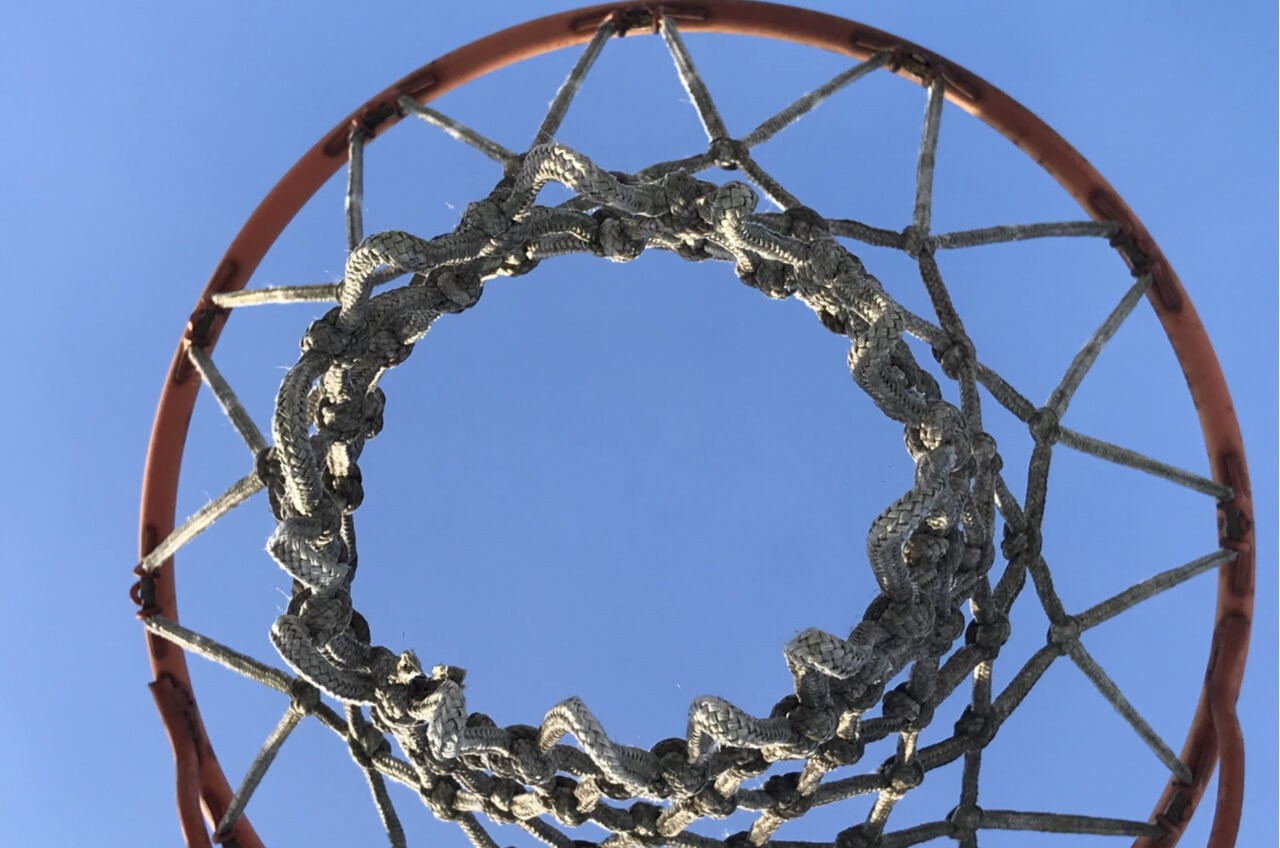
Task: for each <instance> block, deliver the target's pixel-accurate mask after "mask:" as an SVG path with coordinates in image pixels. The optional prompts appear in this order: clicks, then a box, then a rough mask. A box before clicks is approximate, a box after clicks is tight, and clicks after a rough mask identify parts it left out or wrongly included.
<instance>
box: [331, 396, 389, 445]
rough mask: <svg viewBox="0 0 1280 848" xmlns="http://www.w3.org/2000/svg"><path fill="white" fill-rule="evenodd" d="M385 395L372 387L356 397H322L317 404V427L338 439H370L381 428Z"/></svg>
mask: <svg viewBox="0 0 1280 848" xmlns="http://www.w3.org/2000/svg"><path fill="white" fill-rule="evenodd" d="M386 403H387V397H386V395H385V394H383V392H382V389H379V388H377V387H374V388H372V389H370V390H369V391H368V392H367V393H366V394H363V395H357V396H355V397H348V398H342V399H340V400H335V399H333V398H327V397H326V398H321V400H320V403H319V404H318V405H317V407H316V427H317V428H318V429H320V430H322V431H324V433H325V434H326V435H329V436H332V437H333V438H334V439H335V440H337V441H340V442H350V441H354V440H356V439H372V438H373V437H374V436H376V435H378V433H380V432H381V431H382V414H383V411H384V410H385V408H386Z"/></svg>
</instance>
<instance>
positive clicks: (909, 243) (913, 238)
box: [902, 224, 935, 259]
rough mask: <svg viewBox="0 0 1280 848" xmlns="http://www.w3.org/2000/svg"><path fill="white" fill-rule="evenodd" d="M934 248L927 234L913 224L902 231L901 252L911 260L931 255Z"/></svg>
mask: <svg viewBox="0 0 1280 848" xmlns="http://www.w3.org/2000/svg"><path fill="white" fill-rule="evenodd" d="M934 246H935V245H934V241H933V239H932V238H930V236H929V234H928V233H927V232H926V231H924V230H923V229H921V228H920V227H917V226H916V225H915V224H912V225H910V226H908V227H907V228H906V229H904V230H903V231H902V252H903V253H905V254H907V255H908V256H910V257H911V258H912V259H919V258H920V257H921V256H928V255H930V254H932V253H933V251H934Z"/></svg>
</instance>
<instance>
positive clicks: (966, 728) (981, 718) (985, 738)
mask: <svg viewBox="0 0 1280 848" xmlns="http://www.w3.org/2000/svg"><path fill="white" fill-rule="evenodd" d="M996 729H997V725H996V721H995V718H994V717H993V716H992V715H991V713H990V712H987V711H986V710H984V711H983V712H977V711H976V710H974V708H973V705H972V704H971V705H969V706H967V707H965V708H964V712H962V713H961V714H960V718H958V719H956V723H955V732H956V736H962V737H964V738H965V739H968V740H971V741H972V742H973V743H974V744H973V746H972V747H971V748H970V750H974V749H977V748H984V747H986V745H987V743H989V742H990V741H991V740H992V739H994V738H995V735H996Z"/></svg>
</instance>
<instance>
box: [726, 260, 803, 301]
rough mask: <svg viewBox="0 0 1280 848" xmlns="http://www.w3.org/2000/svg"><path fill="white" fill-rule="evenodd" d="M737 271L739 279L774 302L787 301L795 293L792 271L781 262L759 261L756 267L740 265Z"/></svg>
mask: <svg viewBox="0 0 1280 848" xmlns="http://www.w3.org/2000/svg"><path fill="white" fill-rule="evenodd" d="M736 271H737V274H738V279H740V280H742V282H744V283H746V284H747V285H749V286H751V287H752V288H753V289H758V290H759V291H760V292H761V293H763V294H764V295H765V297H768V298H770V299H772V300H785V299H787V298H788V297H791V295H792V294H793V293H794V292H795V287H794V286H793V285H792V283H791V279H790V276H791V275H790V274H789V273H788V272H789V271H790V269H789V268H788V267H787V266H786V265H785V264H783V263H781V262H774V261H772V260H768V259H759V260H757V261H756V262H755V264H754V267H749V266H746V265H742V264H739V265H738V267H737V269H736Z"/></svg>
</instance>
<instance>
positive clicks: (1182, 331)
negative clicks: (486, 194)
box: [133, 0, 1254, 848]
mask: <svg viewBox="0 0 1280 848" xmlns="http://www.w3.org/2000/svg"><path fill="white" fill-rule="evenodd" d="M655 13H656V14H655ZM661 14H666V15H669V16H671V17H672V18H673V19H674V20H675V21H676V22H677V24H678V25H679V26H680V28H681V30H682V31H683V32H718V33H729V34H736V35H749V36H756V37H762V38H771V39H777V40H784V41H791V42H795V43H799V44H803V45H807V46H810V47H814V48H818V49H822V50H828V51H831V52H835V53H840V54H843V55H846V56H849V57H852V58H856V59H865V58H867V57H869V56H870V55H871V54H873V53H878V52H890V53H892V54H893V55H894V57H895V59H896V67H897V69H898V71H897V72H898V73H899V74H900V75H901V76H904V77H906V78H908V79H911V80H913V81H917V82H918V81H919V80H920V78H921V75H926V76H927V75H940V76H941V77H942V78H943V80H944V81H945V82H946V83H947V92H948V99H950V100H951V101H952V102H953V103H955V104H956V105H958V106H959V107H961V108H962V109H964V110H965V111H967V112H969V113H970V114H972V115H974V116H975V117H977V118H979V119H981V120H982V121H984V122H985V123H987V124H988V125H990V126H991V127H992V128H993V129H995V130H996V131H997V132H999V133H1001V134H1002V135H1004V136H1005V137H1006V138H1008V139H1009V140H1010V141H1012V142H1013V143H1014V144H1016V145H1017V146H1018V147H1019V148H1020V149H1022V150H1023V151H1024V152H1025V153H1026V154H1027V155H1029V156H1031V157H1032V158H1033V159H1034V160H1036V161H1037V162H1039V163H1040V164H1041V166H1042V167H1044V169H1045V170H1046V171H1048V172H1049V173H1050V174H1051V175H1052V176H1053V177H1054V178H1055V179H1056V180H1057V181H1058V183H1059V184H1061V185H1062V187H1063V188H1064V189H1066V191H1067V192H1068V193H1069V194H1071V196H1072V197H1074V198H1075V200H1076V201H1077V202H1078V203H1079V204H1080V206H1081V207H1082V208H1083V209H1084V210H1085V212H1086V213H1088V214H1089V216H1090V217H1092V218H1094V219H1098V220H1109V221H1115V222H1117V223H1118V224H1119V225H1120V232H1119V234H1118V235H1117V236H1116V237H1115V239H1114V240H1113V244H1114V245H1115V246H1116V249H1117V251H1118V252H1119V253H1120V254H1121V256H1122V257H1123V258H1124V259H1125V261H1126V262H1127V263H1128V264H1129V266H1130V268H1131V270H1132V271H1133V273H1134V274H1139V273H1147V272H1149V273H1151V274H1152V277H1153V284H1152V286H1151V289H1150V290H1149V292H1148V300H1149V302H1150V304H1151V306H1152V308H1153V309H1154V310H1155V312H1156V314H1157V316H1158V317H1159V319H1160V322H1161V324H1162V325H1163V327H1164V330H1165V333H1166V335H1167V336H1168V339H1169V342H1170V344H1171V345H1172V346H1173V349H1174V352H1175V354H1176V355H1177V357H1178V361H1179V363H1180V365H1181V367H1182V369H1183V372H1184V374H1185V376H1186V380H1187V385H1188V388H1189V390H1190V392H1191V395H1192V399H1193V401H1194V402H1195V406H1196V409H1197V410H1198V413H1199V417H1200V425H1201V430H1202V432H1203V435H1204V441H1205V448H1206V450H1207V452H1208V455H1209V460H1210V467H1211V469H1212V474H1213V478H1214V480H1215V481H1217V482H1218V483H1221V484H1223V485H1226V486H1229V487H1231V489H1232V492H1233V493H1234V496H1233V497H1232V499H1231V500H1230V501H1225V502H1220V503H1219V504H1218V523H1219V536H1220V539H1221V542H1222V544H1223V545H1224V546H1225V547H1229V548H1232V549H1233V550H1235V551H1236V553H1237V556H1236V559H1235V560H1234V561H1232V562H1229V563H1225V564H1223V565H1222V566H1221V568H1220V570H1219V574H1218V596H1217V609H1216V614H1215V628H1214V631H1213V635H1212V643H1211V646H1210V658H1209V664H1208V668H1207V669H1206V673H1205V684H1204V688H1203V689H1202V691H1201V695H1200V701H1199V704H1198V706H1197V708H1196V712H1195V715H1194V718H1193V719H1192V723H1191V725H1190V727H1189V729H1188V732H1187V737H1186V741H1185V742H1184V745H1183V749H1182V754H1181V757H1182V761H1183V762H1185V763H1186V764H1187V765H1188V766H1189V767H1190V768H1191V770H1192V774H1193V776H1194V779H1193V782H1192V783H1191V784H1190V785H1187V784H1183V783H1181V782H1179V781H1176V780H1171V781H1170V783H1169V784H1168V785H1167V786H1166V787H1165V788H1164V791H1163V793H1162V794H1161V795H1160V797H1159V799H1158V800H1157V802H1156V805H1155V810H1154V813H1153V820H1154V821H1156V822H1157V823H1158V824H1160V825H1161V826H1162V827H1164V828H1165V830H1166V836H1165V837H1162V838H1160V839H1157V840H1150V839H1145V838H1143V839H1139V840H1137V842H1135V845H1137V846H1142V847H1143V848H1155V846H1167V845H1171V844H1173V842H1175V841H1176V840H1177V837H1178V836H1179V835H1181V833H1182V831H1183V830H1184V829H1185V827H1186V825H1187V822H1188V821H1189V820H1190V818H1191V814H1192V813H1193V812H1194V811H1195V808H1196V807H1197V806H1198V805H1199V803H1200V800H1201V798H1202V796H1203V794H1204V791H1205V788H1206V786H1207V785H1208V783H1209V780H1210V777H1211V776H1212V774H1213V771H1214V769H1215V766H1217V765H1219V763H1220V769H1219V771H1220V773H1219V778H1218V799H1217V805H1216V808H1215V814H1214V815H1215V817H1214V825H1213V830H1212V835H1211V841H1210V845H1212V846H1229V845H1232V844H1234V841H1235V834H1236V830H1237V828H1238V826H1239V819H1240V811H1241V803H1242V799H1243V794H1244V755H1243V740H1242V736H1241V732H1240V726H1239V722H1238V719H1237V717H1236V713H1235V703H1236V699H1237V697H1238V695H1239V692H1240V686H1241V682H1242V679H1243V675H1244V665H1245V659H1246V656H1247V653H1248V643H1249V630H1250V625H1251V622H1252V613H1253V589H1254V530H1253V504H1252V499H1251V495H1250V489H1249V480H1248V473H1247V470H1246V465H1245V457H1244V447H1243V442H1242V440H1241V436H1240V428H1239V425H1238V423H1237V421H1236V418H1235V411H1234V408H1233V406H1232V403H1231V397H1230V394H1229V393H1228V390H1227V386H1226V381H1225V380H1224V378H1223V376H1222V372H1221V369H1220V367H1219V365H1218V361H1217V357H1216V356H1215V354H1214V352H1213V348H1212V346H1211V345H1210V342H1209V339H1208V336H1207V335H1206V333H1205V330H1204V327H1203V326H1202V325H1201V323H1200V319H1199V318H1198V316H1197V315H1196V313H1195V310H1194V309H1193V307H1192V305H1191V302H1190V299H1189V298H1188V297H1187V295H1186V292H1185V291H1184V289H1183V287H1182V284H1181V282H1180V281H1179V280H1178V277H1177V275H1176V274H1175V273H1174V271H1173V269H1172V268H1171V267H1170V266H1169V264H1168V262H1167V261H1166V260H1165V258H1164V255H1163V254H1162V253H1161V252H1160V249H1159V247H1158V246H1157V245H1156V243H1155V241H1154V239H1152V237H1151V235H1150V234H1149V233H1148V232H1147V230H1146V228H1145V227H1144V226H1143V225H1142V223H1141V221H1139V220H1138V218H1137V216H1136V215H1134V214H1133V212H1132V211H1131V210H1130V209H1129V207H1128V206H1127V205H1126V204H1125V203H1124V201H1123V200H1122V199H1121V198H1120V196H1119V195H1118V194H1116V192H1115V190H1114V189H1112V188H1111V186H1110V185H1109V184H1108V183H1107V182H1106V180H1104V179H1103V178H1102V177H1101V175H1099V174H1098V173H1097V171H1095V170H1094V169H1093V167H1092V166H1091V165H1090V164H1089V163H1088V162H1087V161H1085V159H1084V157H1083V156H1081V155H1080V154H1079V153H1078V152H1077V151H1076V150H1075V149H1074V148H1072V147H1071V145H1069V144H1068V143H1067V142H1066V141H1065V140H1063V139H1062V137H1061V136H1059V135H1058V134H1057V133H1056V132H1054V131H1053V130H1052V129H1051V128H1049V127H1048V126H1047V125H1046V124H1044V122H1042V121H1041V120H1040V119H1038V118H1037V117H1035V116H1034V115H1033V114H1032V113H1031V112H1029V111H1028V110H1027V109H1025V108H1024V107H1023V106H1021V105H1019V104H1018V103H1017V102H1015V101H1014V100H1012V99H1011V98H1010V97H1008V96H1007V95H1006V94H1004V93H1003V92H1001V91H1000V90H999V89H997V88H995V87H994V86H992V85H991V84H989V83H987V82H986V81H985V80H983V79H981V78H980V77H978V76H976V75H974V74H972V73H970V72H969V71H967V70H965V69H964V68H961V67H960V66H958V65H956V64H954V63H952V62H950V61H948V60H946V59H944V58H943V57H941V56H938V55H937V54H935V53H933V52H931V51H929V50H926V49H924V48H922V47H920V46H918V45H916V44H913V43H911V42H909V41H904V40H902V39H900V38H897V37H896V36H893V35H890V34H888V33H885V32H882V31H880V30H877V29H874V28H872V27H868V26H864V25H862V24H858V23H854V22H852V21H848V20H845V19H843V18H838V17H834V16H832V15H827V14H823V13H819V12H813V11H809V10H805V9H797V8H793V7H790V6H781V5H776V4H772V3H757V2H748V0H705V2H676V3H611V4H604V5H600V6H592V7H588V8H583V9H577V10H574V11H570V12H563V13H560V14H556V15H551V16H548V17H545V18H540V19H538V20H534V21H530V22H528V23H525V24H521V25H519V26H516V27H512V28H510V29H506V30H503V31H501V32H498V33H495V34H493V35H490V36H487V37H485V38H482V39H480V40H478V41H475V42H472V43H471V44H468V45H466V46H465V47H461V48H459V49H457V50H455V51H453V52H452V53H449V54H447V55H445V56H442V57H440V58H439V59H437V60H435V61H434V62H432V63H430V64H428V65H424V66H423V67H422V68H419V69H418V70H416V71H414V72H413V73H411V74H409V75H408V76H406V77H404V78H403V79H401V80H399V81H398V82H396V83H395V84H393V85H392V86H390V87H389V88H387V89H386V90H384V91H382V92H380V93H379V94H377V95H375V96H374V97H373V98H371V99H370V100H369V101H368V102H367V103H365V104H364V105H363V106H361V107H360V108H359V109H357V110H356V111H355V112H353V113H352V114H351V115H349V116H347V117H346V118H344V119H343V120H342V121H341V122H339V123H338V125H337V126H335V127H334V128H333V130H332V131H331V132H329V133H328V134H326V135H325V136H324V137H323V138H322V139H321V140H320V141H319V142H317V143H316V145H315V146H313V147H312V148H311V149H310V150H309V151H307V153H306V154H305V155H304V156H303V157H302V158H301V159H300V160H299V161H298V162H297V164H295V165H294V166H293V167H292V168H291V169H290V170H289V172H288V173H287V174H285V176H284V178H283V179H281V180H280V182H279V183H278V184H277V185H276V186H275V188H273V189H272V190H271V192H270V193H269V194H268V195H267V196H266V198H264V199H263V201H262V202H261V203H260V204H259V206H258V208H257V209H256V210H255V211H254V212H253V214H252V215H251V216H250V217H249V219H248V221H247V222H246V223H245V225H244V226H243V228H241V230H240V232H239V234H238V235H237V236H236V238H235V239H234V241H232V243H231V245H230V246H229V247H228V248H227V251H226V253H225V255H224V256H223V258H222V259H221V261H220V262H219V263H218V266H217V267H216V268H215V270H214V272H213V274H212V275H211V276H210V278H209V281H208V283H207V284H206V285H205V287H204V290H203V291H202V292H201V293H200V297H199V300H198V301H197V302H196V307H195V309H194V311H193V312H192V314H191V317H190V319H189V321H188V322H187V326H186V329H185V331H184V333H183V336H182V340H181V342H180V343H179V345H178V350H177V352H176V353H175V355H174V358H173V362H172V364H171V366H170V368H169V371H168V373H167V374H166V377H165V382H164V387H163V389H162V390H161V394H160V401H159V404H158V407H157V409H156V417H155V422H154V425H153V428H152V432H151V442H150V446H149V449H148V453H147V462H146V469H145V473H144V477H143V485H142V506H141V513H140V525H141V526H140V532H141V539H140V552H141V554H142V555H143V556H145V555H146V554H147V553H149V552H150V551H151V550H152V549H153V548H154V547H155V545H156V544H157V543H158V542H159V541H160V540H162V539H164V538H165V537H166V536H167V535H168V534H169V533H170V532H171V531H172V529H173V527H174V509H175V502H176V498H177V489H178V479H179V474H180V467H181V461H182V454H183V449H184V445H185V442H186V435H187V426H188V423H189V421H190V417H191V412H192V408H193V406H194V403H195V399H196V394H197V391H198V389H199V383H200V380H199V376H198V374H196V373H195V371H194V370H193V369H192V368H191V367H190V366H189V364H188V359H187V351H188V349H189V348H190V347H192V346H198V347H201V348H202V349H204V350H206V351H210V350H212V349H213V347H214V345H215V344H216V342H217V339H218V336H219V334H220V333H221V331H222V328H223V326H224V324H225V322H226V319H227V316H228V310H225V309H222V308H219V307H217V306H215V305H214V303H213V296H214V295H215V294H219V293H223V292H232V291H239V290H240V289H243V288H244V287H245V285H246V284H247V283H248V281H249V279H250V277H251V276H252V275H253V272H254V270H255V269H256V268H257V265H258V263H259V262H260V261H261V259H262V257H263V256H264V255H265V254H266V252H267V250H268V249H269V248H270V247H271V245H272V243H273V242H274V241H275V239H276V238H277V237H278V236H279V234H280V233H281V232H282V231H283V230H284V228H285V227H286V226H287V225H288V224H289V222H290V220H292V218H293V216H294V215H295V214H296V213H297V212H298V211H299V210H300V209H301V208H302V207H303V205H305V204H306V203H307V201H308V200H309V199H310V198H311V196H312V195H313V194H314V193H315V192H316V191H317V190H319V188H320V187H321V185H323V183H324V182H325V180H326V179H328V178H329V177H330V176H332V175H333V174H334V173H335V172H336V171H337V170H338V169H339V168H341V167H342V166H343V165H344V164H345V163H346V159H347V137H348V134H349V133H350V131H351V129H352V128H353V127H361V128H363V129H364V130H365V132H366V133H367V135H368V141H370V142H371V141H372V140H373V139H374V138H376V136H377V135H380V134H381V133H382V132H385V131H386V130H387V129H389V128H390V127H391V126H393V125H394V124H396V123H397V122H398V121H399V120H400V118H401V115H400V113H399V110H398V108H397V106H396V102H397V100H398V99H399V98H400V97H401V96H409V97H413V98H415V99H417V100H419V101H420V102H423V103H426V102H429V101H431V100H433V99H435V98H436V97H439V96H440V95H442V94H444V93H446V92H448V91H451V90H452V89H455V88H457V87H459V86H461V85H464V84H465V83H467V82H469V81H471V80H473V79H475V78H477V77H480V76H483V75H485V74H487V73H490V72H492V71H495V70H497V69H499V68H502V67H505V66H507V65H510V64H513V63H515V62H518V61H520V60H522V59H526V58H529V57H532V56H536V55H540V54H542V53H547V52H550V51H553V50H557V49H560V48H563V47H569V46H572V45H575V44H581V43H583V42H585V41H587V40H588V39H589V38H590V37H591V36H592V34H593V33H594V31H595V29H596V27H597V26H598V25H599V24H600V23H601V22H603V21H604V20H605V19H606V18H610V17H612V19H613V21H614V23H615V25H616V26H617V29H618V31H619V35H627V34H633V33H644V32H654V31H656V23H655V22H656V20H657V15H661ZM139 577H140V579H139V582H138V583H137V584H135V586H134V589H133V598H134V601H135V603H137V604H138V606H139V607H140V611H139V616H140V617H145V616H149V615H153V614H162V615H164V616H166V617H168V618H171V619H174V620H177V618H178V608H177V590H176V586H175V579H174V568H173V562H172V560H169V561H167V562H165V563H164V564H163V565H162V566H161V567H160V568H159V569H157V570H156V571H154V572H153V573H151V574H150V575H139ZM146 641H147V650H148V654H149V658H150V662H151V668H152V672H153V674H154V677H155V681H154V682H153V683H152V684H151V687H152V693H153V695H154V697H155V700H156V705H157V708H158V710H159V712H160V716H161V721H162V722H163V724H164V727H165V730H166V732H167V733H168V735H169V739H170V742H171V744H172V747H173V751H174V758H175V761H176V784H177V785H176V792H177V802H178V812H179V820H180V822H181V825H182V830H183V835H184V838H185V839H186V841H187V843H188V844H189V845H192V846H204V845H209V844H210V837H209V834H208V830H206V827H205V824H204V822H205V821H207V822H210V823H215V824H216V822H217V821H218V819H219V818H220V817H221V816H222V814H223V813H224V812H225V810H226V809H227V806H228V805H229V803H230V800H231V795H232V791H231V788H230V786H229V784H228V782H227V779H226V776H225V775H224V774H223V772H222V769H221V768H220V767H219V765H218V761H217V758H216V756H215V755H214V751H213V747H212V744H211V742H210V740H209V739H208V736H207V734H206V732H205V730H204V725H203V722H202V721H201V719H200V712H199V709H198V707H197V705H196V700H195V696H194V693H193V691H192V686H191V679H190V676H189V674H188V671H187V665H186V658H185V655H184V653H183V652H182V650H181V649H179V648H178V647H177V646H175V645H172V644H170V643H168V642H166V641H165V640H163V639H161V638H159V637H156V636H153V635H151V634H149V633H148V634H147V635H146ZM229 837H230V838H233V839H235V840H236V842H237V844H239V845H240V846H242V848H256V846H261V845H262V842H261V840H260V839H259V838H258V836H257V835H256V833H255V832H254V830H253V828H252V826H251V825H250V824H249V821H248V820H247V819H245V818H241V820H240V821H239V822H238V823H237V824H236V826H235V827H234V829H233V830H232V831H231V833H230V834H229Z"/></svg>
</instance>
